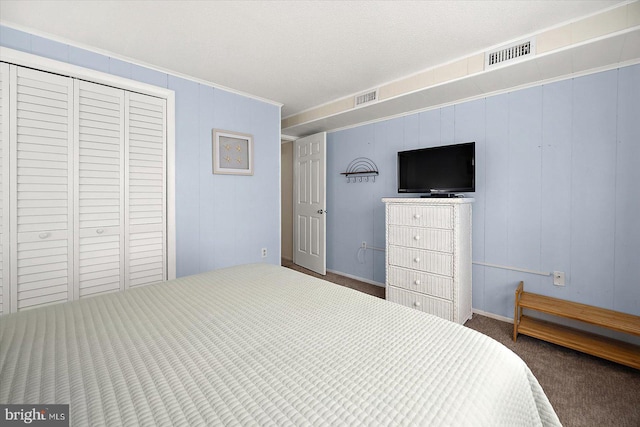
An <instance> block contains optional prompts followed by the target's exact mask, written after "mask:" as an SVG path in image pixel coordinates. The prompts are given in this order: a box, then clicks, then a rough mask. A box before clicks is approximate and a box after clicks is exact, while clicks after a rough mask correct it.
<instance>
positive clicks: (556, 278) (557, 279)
mask: <svg viewBox="0 0 640 427" xmlns="http://www.w3.org/2000/svg"><path fill="white" fill-rule="evenodd" d="M553 284H554V285H556V286H564V271H554V272H553Z"/></svg>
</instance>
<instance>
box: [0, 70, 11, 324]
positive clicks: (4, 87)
mask: <svg viewBox="0 0 640 427" xmlns="http://www.w3.org/2000/svg"><path fill="white" fill-rule="evenodd" d="M9 92H10V89H9V64H5V63H0V315H2V314H4V313H8V312H9V311H10V309H9V303H10V298H9V277H10V274H9V256H10V252H9V157H10V156H9V111H10V107H9Z"/></svg>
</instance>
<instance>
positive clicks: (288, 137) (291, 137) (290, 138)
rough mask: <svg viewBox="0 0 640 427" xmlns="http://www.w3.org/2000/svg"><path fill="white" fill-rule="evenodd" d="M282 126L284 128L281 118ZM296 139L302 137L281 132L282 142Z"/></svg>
mask: <svg viewBox="0 0 640 427" xmlns="http://www.w3.org/2000/svg"><path fill="white" fill-rule="evenodd" d="M280 128H282V120H280ZM296 139H300V137H299V136H291V135H283V134H280V144H284V143H286V142H291V141H295V140H296Z"/></svg>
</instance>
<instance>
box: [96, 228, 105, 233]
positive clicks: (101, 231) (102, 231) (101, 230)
mask: <svg viewBox="0 0 640 427" xmlns="http://www.w3.org/2000/svg"><path fill="white" fill-rule="evenodd" d="M96 233H98V234H102V233H104V229H102V228H98V229H97V230H96Z"/></svg>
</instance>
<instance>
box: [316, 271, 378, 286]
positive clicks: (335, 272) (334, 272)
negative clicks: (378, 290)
mask: <svg viewBox="0 0 640 427" xmlns="http://www.w3.org/2000/svg"><path fill="white" fill-rule="evenodd" d="M327 271H328V272H329V273H333V274H338V275H340V276H344V277H348V278H349V279H354V280H359V281H360V282H364V283H368V284H370V285H376V286H380V287H383V288H384V287H385V285H384V283H380V282H375V281H373V280H369V279H365V278H363V277H358V276H354V275H352V274H347V273H343V272H341V271H335V270H329V269H327Z"/></svg>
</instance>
